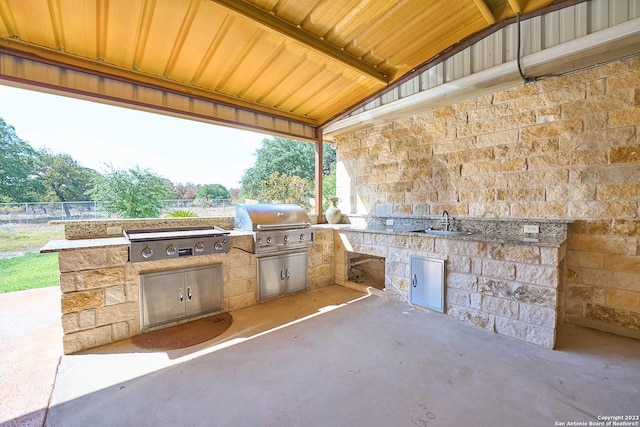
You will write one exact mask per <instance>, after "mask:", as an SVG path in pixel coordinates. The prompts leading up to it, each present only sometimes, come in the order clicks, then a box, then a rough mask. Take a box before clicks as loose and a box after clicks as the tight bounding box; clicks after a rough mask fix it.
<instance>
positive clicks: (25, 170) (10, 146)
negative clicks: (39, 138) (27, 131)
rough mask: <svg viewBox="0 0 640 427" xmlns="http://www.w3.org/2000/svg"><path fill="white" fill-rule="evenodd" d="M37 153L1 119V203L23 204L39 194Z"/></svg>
mask: <svg viewBox="0 0 640 427" xmlns="http://www.w3.org/2000/svg"><path fill="white" fill-rule="evenodd" d="M37 158H38V154H37V153H36V151H35V150H34V149H33V148H31V146H30V145H29V144H28V143H27V142H25V141H23V140H22V139H20V138H19V137H18V135H17V134H16V131H15V129H14V128H13V126H10V125H9V124H7V123H6V122H5V121H4V120H3V119H2V118H1V117H0V202H23V201H30V200H32V199H33V197H34V194H35V193H37V192H39V191H40V189H39V188H38V180H37V179H36V177H35V176H34V174H33V168H34V165H35V163H36V160H37Z"/></svg>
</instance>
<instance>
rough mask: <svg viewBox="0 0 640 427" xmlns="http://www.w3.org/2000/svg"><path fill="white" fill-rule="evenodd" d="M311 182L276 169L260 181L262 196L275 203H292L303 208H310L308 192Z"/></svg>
mask: <svg viewBox="0 0 640 427" xmlns="http://www.w3.org/2000/svg"><path fill="white" fill-rule="evenodd" d="M311 190H312V188H311V183H310V182H309V180H307V179H305V178H300V177H299V176H289V175H284V174H281V173H280V172H278V171H276V172H274V173H272V174H271V175H270V176H269V178H268V179H267V180H266V181H263V182H262V197H263V198H264V199H267V200H270V201H273V202H277V203H293V204H295V205H298V206H300V207H303V208H305V209H309V208H311V205H309V197H308V194H309V192H311Z"/></svg>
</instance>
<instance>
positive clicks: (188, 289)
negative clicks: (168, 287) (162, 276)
mask: <svg viewBox="0 0 640 427" xmlns="http://www.w3.org/2000/svg"><path fill="white" fill-rule="evenodd" d="M187 301H191V286H189V287H188V288H187Z"/></svg>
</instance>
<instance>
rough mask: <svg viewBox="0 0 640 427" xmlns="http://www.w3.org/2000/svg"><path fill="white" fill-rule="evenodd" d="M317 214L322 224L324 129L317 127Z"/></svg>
mask: <svg viewBox="0 0 640 427" xmlns="http://www.w3.org/2000/svg"><path fill="white" fill-rule="evenodd" d="M315 166H316V170H315V175H316V192H315V198H316V214H317V215H318V224H322V222H323V219H322V176H323V175H322V169H323V165H322V129H318V128H316V161H315Z"/></svg>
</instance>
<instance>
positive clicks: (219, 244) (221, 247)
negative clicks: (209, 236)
mask: <svg viewBox="0 0 640 427" xmlns="http://www.w3.org/2000/svg"><path fill="white" fill-rule="evenodd" d="M213 247H214V249H215V250H216V251H221V250H222V249H223V248H224V245H223V244H222V242H216V244H215V245H213Z"/></svg>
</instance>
